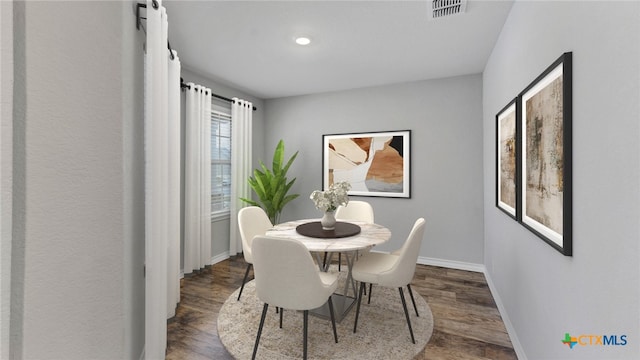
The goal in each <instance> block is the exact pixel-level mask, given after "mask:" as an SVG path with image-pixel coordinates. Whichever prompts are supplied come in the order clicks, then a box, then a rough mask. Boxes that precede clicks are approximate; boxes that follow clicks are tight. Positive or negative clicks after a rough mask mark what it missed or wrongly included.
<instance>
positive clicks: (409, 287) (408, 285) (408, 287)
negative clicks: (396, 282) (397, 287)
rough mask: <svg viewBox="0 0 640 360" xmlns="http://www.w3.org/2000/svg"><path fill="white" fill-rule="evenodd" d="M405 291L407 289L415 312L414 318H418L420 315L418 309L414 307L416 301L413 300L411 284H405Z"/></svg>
mask: <svg viewBox="0 0 640 360" xmlns="http://www.w3.org/2000/svg"><path fill="white" fill-rule="evenodd" d="M407 289H409V295H411V302H412V303H413V309H414V310H415V311H416V316H417V317H420V315H418V307H417V306H416V299H414V298H413V291H411V284H407Z"/></svg>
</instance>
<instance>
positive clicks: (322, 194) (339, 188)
mask: <svg viewBox="0 0 640 360" xmlns="http://www.w3.org/2000/svg"><path fill="white" fill-rule="evenodd" d="M350 189H351V184H349V183H348V182H346V181H341V182H337V183H335V184H332V185H331V186H329V188H328V189H327V190H325V191H320V190H315V191H314V192H312V193H311V196H309V198H310V199H311V200H313V203H314V204H315V205H316V209H319V210H322V211H325V212H327V211H335V210H336V209H337V208H338V206H340V205H342V206H345V205H347V204H348V203H349V196H348V195H347V192H348V191H349V190H350Z"/></svg>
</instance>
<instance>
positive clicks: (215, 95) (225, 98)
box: [180, 78, 258, 111]
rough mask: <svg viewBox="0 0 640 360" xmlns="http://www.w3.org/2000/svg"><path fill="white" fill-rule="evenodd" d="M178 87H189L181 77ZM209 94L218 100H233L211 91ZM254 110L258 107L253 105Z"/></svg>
mask: <svg viewBox="0 0 640 360" xmlns="http://www.w3.org/2000/svg"><path fill="white" fill-rule="evenodd" d="M180 88H181V89H184V88H190V87H189V85H187V84H185V83H184V82H183V80H182V78H180ZM211 96H212V97H214V98H217V99H220V100H224V101H227V102H234V101H233V99H229V98H228V97H224V96H222V95H218V94H214V93H211ZM256 110H258V109H257V108H256V107H255V106H253V111H256Z"/></svg>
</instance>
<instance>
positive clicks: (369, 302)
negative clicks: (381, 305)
mask: <svg viewBox="0 0 640 360" xmlns="http://www.w3.org/2000/svg"><path fill="white" fill-rule="evenodd" d="M372 286H373V284H371V283H369V301H368V302H367V304H371V290H372V288H371V287H372Z"/></svg>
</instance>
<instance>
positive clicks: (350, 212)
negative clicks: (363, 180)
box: [336, 200, 374, 224]
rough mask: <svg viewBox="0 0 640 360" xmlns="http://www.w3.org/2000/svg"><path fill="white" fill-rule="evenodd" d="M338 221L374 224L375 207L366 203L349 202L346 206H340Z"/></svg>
mask: <svg viewBox="0 0 640 360" xmlns="http://www.w3.org/2000/svg"><path fill="white" fill-rule="evenodd" d="M336 220H357V221H364V222H366V223H370V224H373V223H374V217H373V207H372V206H371V204H369V203H368V202H366V201H359V200H352V201H349V203H347V205H346V206H338V208H337V209H336Z"/></svg>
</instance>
